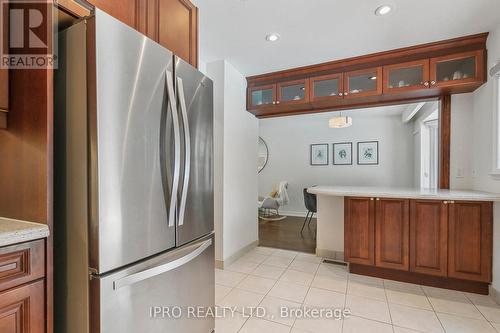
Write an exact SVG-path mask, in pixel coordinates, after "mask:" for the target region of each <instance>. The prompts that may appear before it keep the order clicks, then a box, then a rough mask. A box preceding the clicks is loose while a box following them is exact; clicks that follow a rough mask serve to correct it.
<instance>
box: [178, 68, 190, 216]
mask: <svg viewBox="0 0 500 333" xmlns="http://www.w3.org/2000/svg"><path fill="white" fill-rule="evenodd" d="M177 86H178V87H179V103H180V104H181V114H182V123H183V125H184V142H185V152H184V158H185V168H184V170H185V171H184V182H183V184H182V195H181V203H180V206H179V225H183V224H184V213H185V212H186V200H187V192H188V187H189V176H190V174H191V137H190V134H189V119H188V115H187V108H186V99H185V98H184V84H183V83H182V79H181V78H180V77H178V78H177Z"/></svg>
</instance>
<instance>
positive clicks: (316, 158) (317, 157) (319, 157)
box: [311, 143, 329, 165]
mask: <svg viewBox="0 0 500 333" xmlns="http://www.w3.org/2000/svg"><path fill="white" fill-rule="evenodd" d="M328 146H329V145H328V144H327V143H325V144H323V143H322V144H313V145H311V165H328Z"/></svg>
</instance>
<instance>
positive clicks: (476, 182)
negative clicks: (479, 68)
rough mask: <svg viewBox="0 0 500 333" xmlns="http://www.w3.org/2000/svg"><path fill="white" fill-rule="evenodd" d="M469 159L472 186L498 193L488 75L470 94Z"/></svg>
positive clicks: (499, 215) (497, 218) (499, 36)
mask: <svg viewBox="0 0 500 333" xmlns="http://www.w3.org/2000/svg"><path fill="white" fill-rule="evenodd" d="M487 47H488V66H487V68H488V71H489V69H490V68H491V67H493V65H494V64H495V63H497V62H498V61H500V25H499V26H498V27H497V28H496V30H494V31H492V32H490V36H489V37H488V42H487ZM473 97H474V98H473V123H472V126H473V128H474V131H473V132H472V133H469V135H468V137H471V134H472V145H473V146H472V147H473V149H471V150H470V151H471V154H472V156H471V158H470V159H471V161H472V163H471V164H472V186H473V188H474V189H476V190H482V191H489V192H496V193H500V179H498V178H493V177H492V176H491V175H489V173H490V172H491V171H492V166H493V142H494V137H493V114H494V113H493V112H494V109H495V107H494V102H493V100H494V81H493V80H492V79H491V77H489V75H488V82H487V84H485V85H483V86H482V87H481V88H479V89H478V90H476V91H475V92H474V95H473ZM493 287H494V288H495V289H496V290H497V291H500V203H495V209H494V224H493Z"/></svg>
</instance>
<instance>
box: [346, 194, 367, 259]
mask: <svg viewBox="0 0 500 333" xmlns="http://www.w3.org/2000/svg"><path fill="white" fill-rule="evenodd" d="M344 212H345V226H344V229H345V232H344V238H345V239H344V256H345V257H346V260H347V261H348V262H351V263H356V264H363V265H374V264H375V253H374V246H375V215H374V212H375V201H374V199H373V198H346V200H345V208H344Z"/></svg>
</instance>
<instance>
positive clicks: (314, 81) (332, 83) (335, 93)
mask: <svg viewBox="0 0 500 333" xmlns="http://www.w3.org/2000/svg"><path fill="white" fill-rule="evenodd" d="M309 82H310V84H309V91H310V100H311V101H313V102H314V101H319V100H331V99H339V98H342V96H343V95H344V84H343V83H344V80H343V75H342V73H335V74H329V75H321V76H315V77H311V78H310V79H309Z"/></svg>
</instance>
